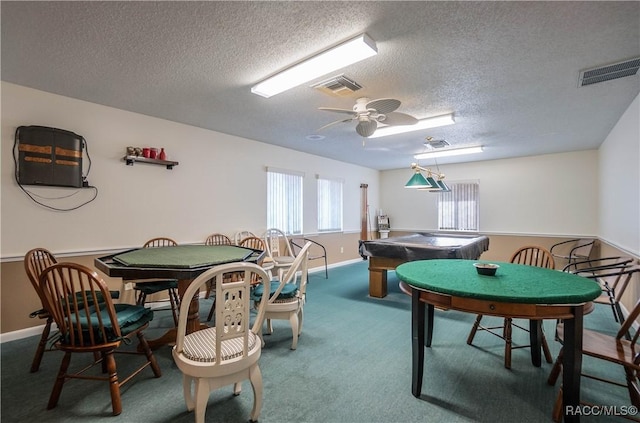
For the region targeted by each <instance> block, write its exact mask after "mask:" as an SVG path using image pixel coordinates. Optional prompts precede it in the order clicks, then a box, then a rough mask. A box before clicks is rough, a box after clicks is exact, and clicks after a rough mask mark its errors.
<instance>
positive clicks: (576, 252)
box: [549, 238, 595, 266]
mask: <svg viewBox="0 0 640 423" xmlns="http://www.w3.org/2000/svg"><path fill="white" fill-rule="evenodd" d="M594 244H595V239H593V238H576V239H570V240H567V241H562V242H558V243H557V244H553V245H552V246H551V248H550V249H549V252H550V253H551V255H552V256H553V258H554V260H555V261H556V262H560V263H566V265H570V264H571V263H574V262H577V261H582V260H588V259H589V256H590V255H591V250H592V249H593V246H594ZM566 265H565V266H566Z"/></svg>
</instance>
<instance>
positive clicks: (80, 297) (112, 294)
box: [68, 291, 120, 305]
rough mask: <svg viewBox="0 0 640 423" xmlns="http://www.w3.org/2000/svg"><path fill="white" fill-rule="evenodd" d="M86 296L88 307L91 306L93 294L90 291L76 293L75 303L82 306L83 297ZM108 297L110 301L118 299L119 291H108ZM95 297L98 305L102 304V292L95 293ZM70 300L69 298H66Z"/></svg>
mask: <svg viewBox="0 0 640 423" xmlns="http://www.w3.org/2000/svg"><path fill="white" fill-rule="evenodd" d="M85 295H86V298H87V304H88V305H93V304H94V303H93V294H92V293H91V291H85V293H83V292H81V291H80V292H76V293H75V296H76V301H77V302H78V304H82V303H83V302H84V297H85ZM109 296H110V297H111V298H112V299H118V298H120V291H109ZM96 297H97V299H98V303H100V304H102V303H104V298H103V296H102V292H100V291H96ZM68 298H70V297H68Z"/></svg>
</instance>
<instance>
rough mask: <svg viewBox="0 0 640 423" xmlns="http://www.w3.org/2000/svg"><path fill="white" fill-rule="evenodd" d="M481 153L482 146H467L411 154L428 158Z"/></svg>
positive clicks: (419, 158)
mask: <svg viewBox="0 0 640 423" xmlns="http://www.w3.org/2000/svg"><path fill="white" fill-rule="evenodd" d="M473 153H482V146H481V145H479V146H477V147H467V148H453V149H447V150H440V151H431V152H429V153H421V154H416V155H415V156H413V157H414V158H415V159H417V160H422V159H430V158H433V157H448V156H460V155H463V154H473Z"/></svg>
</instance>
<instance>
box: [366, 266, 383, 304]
mask: <svg viewBox="0 0 640 423" xmlns="http://www.w3.org/2000/svg"><path fill="white" fill-rule="evenodd" d="M369 295H370V296H371V297H376V298H384V297H386V296H387V270H386V269H369Z"/></svg>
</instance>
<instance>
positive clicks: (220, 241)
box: [204, 233, 233, 319]
mask: <svg viewBox="0 0 640 423" xmlns="http://www.w3.org/2000/svg"><path fill="white" fill-rule="evenodd" d="M204 245H233V243H232V242H231V239H230V238H229V237H228V236H226V235H224V234H219V233H215V234H211V235H209V236H208V237H207V239H206V240H205V241H204ZM212 283H213V282H209V283H208V284H207V289H206V290H205V294H204V297H205V298H209V296H210V295H211V290H212V289H213V285H212ZM214 306H215V302H214ZM209 319H211V318H209Z"/></svg>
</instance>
